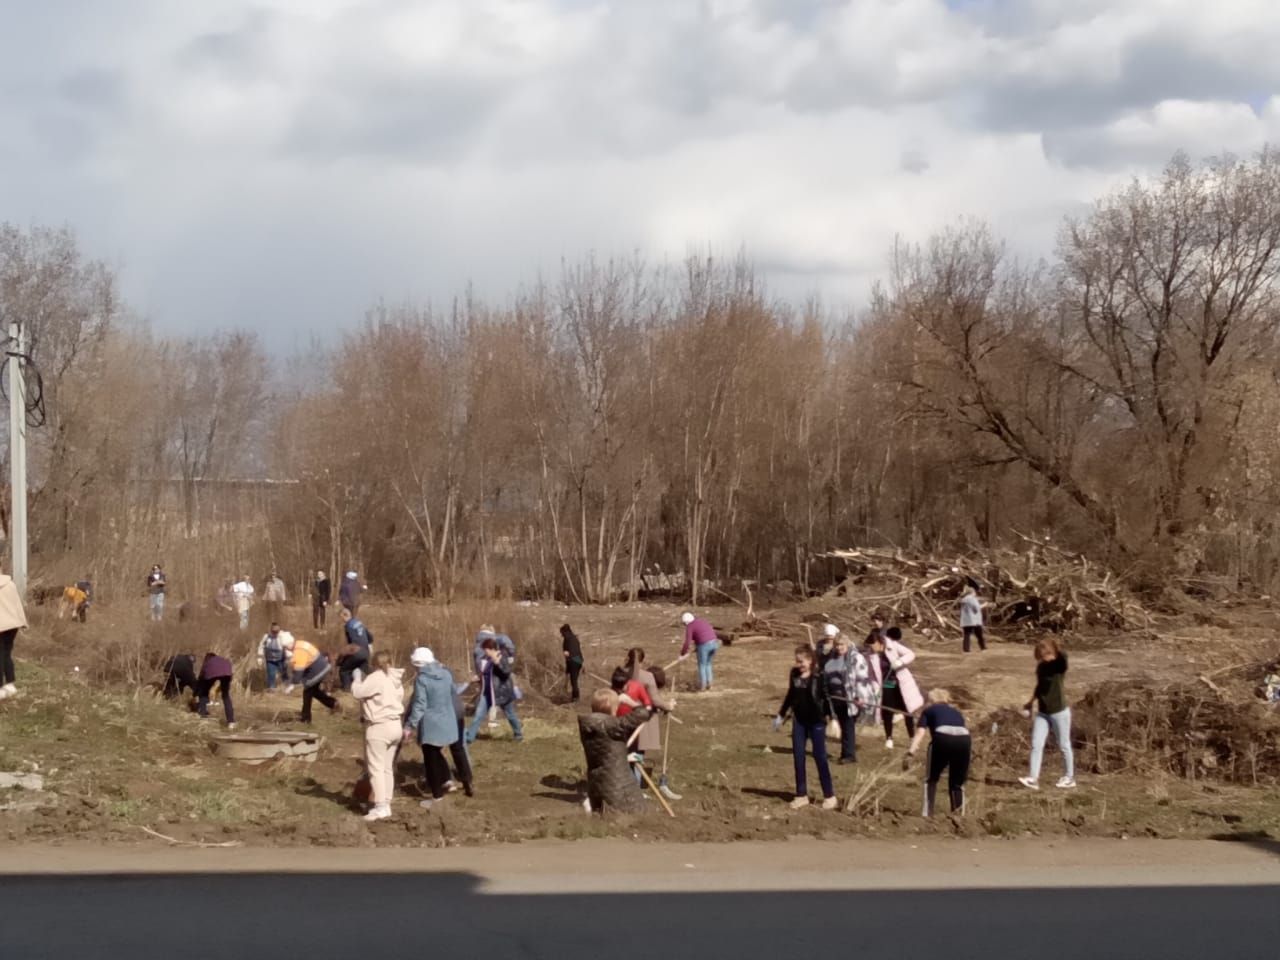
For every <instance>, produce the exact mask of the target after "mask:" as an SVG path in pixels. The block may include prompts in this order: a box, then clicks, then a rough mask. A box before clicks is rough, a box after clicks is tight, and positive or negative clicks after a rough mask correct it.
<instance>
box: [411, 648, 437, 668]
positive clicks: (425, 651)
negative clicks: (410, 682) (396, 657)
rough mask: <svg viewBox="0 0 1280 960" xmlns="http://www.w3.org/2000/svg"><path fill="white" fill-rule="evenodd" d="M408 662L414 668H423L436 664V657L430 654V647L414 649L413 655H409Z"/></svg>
mask: <svg viewBox="0 0 1280 960" xmlns="http://www.w3.org/2000/svg"><path fill="white" fill-rule="evenodd" d="M409 662H410V663H411V664H413V665H414V666H415V667H425V666H427V665H428V664H431V663H435V662H436V655H435V654H434V653H432V652H431V648H430V647H416V648H415V649H414V651H413V653H411V654H409Z"/></svg>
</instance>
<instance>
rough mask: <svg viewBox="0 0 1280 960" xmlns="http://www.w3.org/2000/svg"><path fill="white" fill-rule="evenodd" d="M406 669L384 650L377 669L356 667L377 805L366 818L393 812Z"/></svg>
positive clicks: (354, 689) (356, 693) (379, 817)
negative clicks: (363, 671)
mask: <svg viewBox="0 0 1280 960" xmlns="http://www.w3.org/2000/svg"><path fill="white" fill-rule="evenodd" d="M403 678H404V670H402V669H400V668H398V667H393V666H391V654H390V653H388V652H387V651H385V650H380V651H378V652H377V653H376V654H374V656H373V670H372V671H370V673H369V675H368V676H367V677H366V676H363V675H362V674H361V671H359V670H357V671H356V676H355V679H354V680H353V682H352V684H351V695H352V696H353V697H355V698H356V700H358V701H359V702H360V712H361V714H362V715H363V717H364V722H365V728H364V757H365V765H366V766H367V767H368V770H369V786H370V787H371V788H372V791H373V807H372V809H370V811H369V812H368V813H367V814H365V817H364V818H365V820H368V821H371V822H372V821H374V820H386V819H387V818H388V817H390V816H391V794H392V792H393V791H394V789H395V763H396V749H397V748H398V747H399V746H400V739H401V736H402V729H403V728H402V727H401V723H400V721H401V718H402V717H403V716H404V687H403V686H402V680H403Z"/></svg>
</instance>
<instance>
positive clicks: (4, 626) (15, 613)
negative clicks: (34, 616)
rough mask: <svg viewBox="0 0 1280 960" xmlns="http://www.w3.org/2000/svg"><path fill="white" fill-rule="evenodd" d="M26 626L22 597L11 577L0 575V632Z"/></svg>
mask: <svg viewBox="0 0 1280 960" xmlns="http://www.w3.org/2000/svg"><path fill="white" fill-rule="evenodd" d="M26 625H27V614H26V612H25V611H24V610H23V609H22V596H21V595H20V594H19V593H18V585H17V584H16V583H14V582H13V578H12V577H6V576H5V575H4V574H2V573H0V632H3V631H5V630H13V629H14V628H15V627H25V626H26Z"/></svg>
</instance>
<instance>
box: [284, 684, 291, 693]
mask: <svg viewBox="0 0 1280 960" xmlns="http://www.w3.org/2000/svg"><path fill="white" fill-rule="evenodd" d="M284 692H285V693H286V694H288V693H293V684H292V683H289V684H285V688H284Z"/></svg>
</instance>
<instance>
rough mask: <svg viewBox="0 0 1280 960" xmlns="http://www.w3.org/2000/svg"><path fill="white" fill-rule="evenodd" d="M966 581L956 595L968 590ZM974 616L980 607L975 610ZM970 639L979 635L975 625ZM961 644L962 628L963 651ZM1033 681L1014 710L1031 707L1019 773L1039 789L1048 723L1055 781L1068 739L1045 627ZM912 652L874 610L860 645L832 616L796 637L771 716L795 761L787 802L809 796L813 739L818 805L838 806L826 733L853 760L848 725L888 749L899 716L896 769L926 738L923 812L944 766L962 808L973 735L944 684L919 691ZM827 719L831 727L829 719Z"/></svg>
mask: <svg viewBox="0 0 1280 960" xmlns="http://www.w3.org/2000/svg"><path fill="white" fill-rule="evenodd" d="M973 596H974V595H973V593H972V592H971V591H966V593H965V596H964V598H963V599H964V600H969V599H972V598H973ZM978 615H979V616H980V612H979V614H978ZM976 637H977V639H978V641H979V648H980V649H984V650H985V649H986V643H985V638H984V637H983V636H982V634H981V632H980V625H979V632H978V633H976ZM968 651H969V642H968V636H967V635H966V637H965V652H966V653H967V652H968ZM1034 654H1035V659H1036V685H1035V688H1034V690H1033V691H1032V695H1031V698H1030V700H1028V702H1027V703H1026V704H1025V705H1024V707H1023V713H1024V715H1025V716H1027V717H1033V723H1032V741H1031V761H1030V772H1029V774H1028V775H1027V776H1025V777H1022V778H1020V782H1021V783H1022V785H1023V786H1025V787H1027V788H1028V789H1031V790H1038V789H1040V769H1041V765H1042V762H1043V757H1044V748H1045V746H1046V744H1047V742H1048V738H1049V734H1050V733H1051V732H1052V734H1053V736H1054V739H1055V740H1056V741H1057V743H1058V747H1059V749H1060V750H1061V752H1062V758H1063V766H1064V772H1063V775H1062V777H1061V778H1060V779H1059V780H1058V781H1057V786H1058V787H1059V788H1060V789H1064V790H1069V789H1073V788H1074V787H1075V785H1076V782H1075V762H1074V755H1073V753H1072V748H1071V708H1070V707H1069V706H1068V705H1067V700H1066V693H1065V689H1064V682H1065V678H1066V672H1067V655H1066V653H1065V652H1064V651H1063V650H1062V649H1061V647H1060V646H1059V645H1058V643H1057V641H1056V640H1054V639H1053V638H1051V637H1045V638H1042V639H1041V640H1040V641H1039V642H1037V643H1036V645H1035V650H1034ZM914 660H915V653H914V652H913V651H912V650H911V649H910V648H909V647H907V646H906V645H905V644H904V643H903V642H902V631H901V630H900V629H899V628H897V627H888V628H886V627H885V624H884V620H883V618H881V617H879V616H877V617H875V618H874V619H873V621H872V628H871V632H870V633H869V634H868V635H867V638H866V641H865V646H864V648H863V649H858V648H857V647H856V646H855V645H854V644H853V643H852V642H851V641H850V639H849V638H848V637H847V636H846V635H845V634H844V633H842V632H841V631H840V629H839V628H838V627H837V626H836V625H835V624H831V623H828V624H825V625H824V627H823V632H822V637H821V639H820V640H819V642H818V643H816V644H801V645H800V646H798V647H797V648H796V651H795V664H794V666H793V667H792V668H791V672H790V675H789V677H788V684H787V693H786V696H785V697H784V698H783V701H782V705H781V707H780V708H779V709H778V712H777V714H776V716H775V717H774V719H773V727H774V729H775V730H779V729H781V728H782V725H783V723H784V722H785V720H786V719H787V718H788V717H790V718H791V721H792V725H791V749H792V757H793V760H794V763H795V783H796V788H795V795H794V798H793V799H792V801H791V806H792V807H793V808H795V809H799V808H802V807H805V806H808V805H809V802H810V800H809V792H808V778H807V766H808V764H807V753H808V750H809V747H810V745H812V753H813V760H814V765H815V766H816V768H817V771H818V780H819V785H820V786H821V789H822V808H823V809H824V810H833V809H835V808H836V806H837V800H836V795H835V786H834V783H833V781H832V776H831V766H830V762H829V760H828V758H827V746H826V740H827V736H828V734H829V733H831V734H833V735H834V734H836V733H837V731H838V735H839V737H840V758H839V762H841V763H854V762H856V761H857V738H856V727H857V724H859V723H868V724H874V723H875V722H876V720H877V719H879V721H880V723H881V724H882V725H883V729H884V735H885V744H884V745H885V749H886V750H887V751H891V750H893V747H894V744H893V728H894V724H895V722H896V718H898V717H901V718H902V721H903V726H904V727H905V729H906V734H907V737H908V739H909V741H910V743H909V746H908V748H907V751H906V756H905V757H904V758H903V769H904V770H905V769H907V768H908V767H909V766H910V763H911V760H912V758H914V757H915V756H916V755H917V753H918V752H919V750H920V748H921V746H922V745H923V743H924V740H925V738H926V737H928V738H929V746H928V750H927V759H926V764H925V768H926V770H925V777H924V805H923V812H924V815H925V816H926V817H928V816H932V815H933V811H934V803H935V796H936V793H937V787H938V783H939V782H940V780H941V778H942V774H943V773H944V772H945V773H946V774H947V788H948V795H949V800H950V805H951V810H952V812H960V811H962V810H963V809H964V786H965V783H966V781H967V779H968V775H969V763H970V759H971V756H972V735H971V733H970V731H969V729H968V727H967V726H966V724H965V720H964V716H963V715H962V714H961V712H960V710H959V709H958V708H957V707H956V706H955V705H954V704H953V703H952V698H951V694H950V692H949V691H948V690H947V689H946V688H944V687H938V688H935V689H932V690H930V691H929V692H928V694H927V696H926V695H924V694H922V693H921V691H920V686H919V684H918V683H917V682H916V680H915V677H914V676H913V675H912V672H911V668H910V665H911V663H912V662H913V661H914ZM833 726H834V727H835V729H832V727H833Z"/></svg>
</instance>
